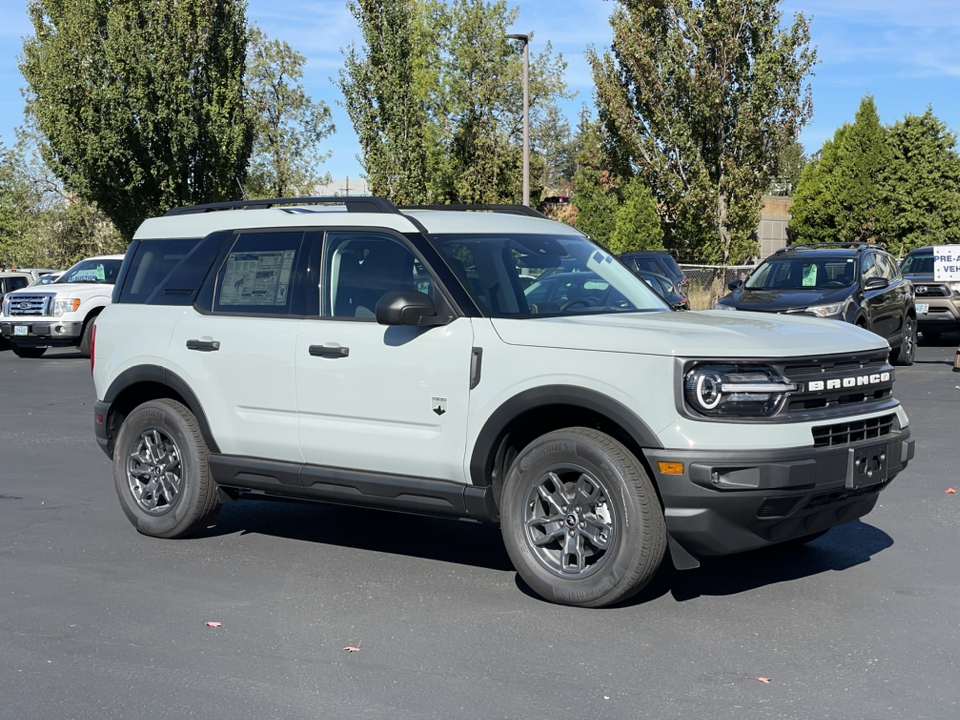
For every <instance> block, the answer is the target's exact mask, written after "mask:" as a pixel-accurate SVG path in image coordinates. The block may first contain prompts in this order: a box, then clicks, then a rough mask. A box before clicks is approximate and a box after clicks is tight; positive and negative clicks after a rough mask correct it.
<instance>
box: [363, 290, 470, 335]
mask: <svg viewBox="0 0 960 720" xmlns="http://www.w3.org/2000/svg"><path fill="white" fill-rule="evenodd" d="M452 320H453V317H451V316H449V315H437V306H436V305H435V304H434V302H433V298H431V297H430V296H429V295H425V294H424V293H422V292H417V291H416V290H401V291H392V292H388V293H387V294H385V295H384V296H383V297H382V298H380V302H378V303H377V322H378V323H379V324H380V325H413V326H415V327H432V326H434V325H446V324H448V323H450V322H451V321H452Z"/></svg>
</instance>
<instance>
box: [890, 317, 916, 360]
mask: <svg viewBox="0 0 960 720" xmlns="http://www.w3.org/2000/svg"><path fill="white" fill-rule="evenodd" d="M916 356H917V321H916V319H915V318H912V317H910V316H909V315H907V317H906V318H905V319H904V321H903V339H901V340H900V347H898V348H897V349H896V350H894V351H893V353H891V358H890V359H891V361H892V362H893V364H894V365H902V366H908V365H913V359H914V358H915V357H916Z"/></svg>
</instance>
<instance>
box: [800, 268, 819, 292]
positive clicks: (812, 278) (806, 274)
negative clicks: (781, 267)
mask: <svg viewBox="0 0 960 720" xmlns="http://www.w3.org/2000/svg"><path fill="white" fill-rule="evenodd" d="M803 286H804V287H816V286H817V266H816V265H807V267H805V268H804V269H803Z"/></svg>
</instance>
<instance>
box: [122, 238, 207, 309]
mask: <svg viewBox="0 0 960 720" xmlns="http://www.w3.org/2000/svg"><path fill="white" fill-rule="evenodd" d="M225 239H226V234H224V233H215V234H213V235H209V236H207V237H205V238H183V239H176V240H141V241H139V242H138V243H137V245H136V247H135V248H133V257H132V258H131V260H130V265H129V267H128V268H127V271H126V275H125V277H124V279H123V287H122V288H121V290H120V296H119V298H118V299H117V302H120V303H140V304H146V305H191V304H192V303H193V301H194V298H195V297H196V294H197V291H198V290H199V289H200V285H201V283H203V279H204V278H205V277H206V275H207V272H208V271H209V270H210V265H211V264H212V263H213V261H214V258H215V257H216V255H217V253H218V252H219V250H220V247H221V246H222V244H223V241H224V240H225Z"/></svg>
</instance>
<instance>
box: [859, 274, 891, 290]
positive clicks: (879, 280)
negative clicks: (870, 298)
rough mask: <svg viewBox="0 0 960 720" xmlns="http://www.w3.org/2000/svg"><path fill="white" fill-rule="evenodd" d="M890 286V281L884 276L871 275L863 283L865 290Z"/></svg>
mask: <svg viewBox="0 0 960 720" xmlns="http://www.w3.org/2000/svg"><path fill="white" fill-rule="evenodd" d="M889 286H890V281H889V280H887V278H885V277H872V278H870V279H869V280H867V281H866V282H865V283H864V284H863V288H864V289H865V290H882V289H883V288H885V287H889Z"/></svg>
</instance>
